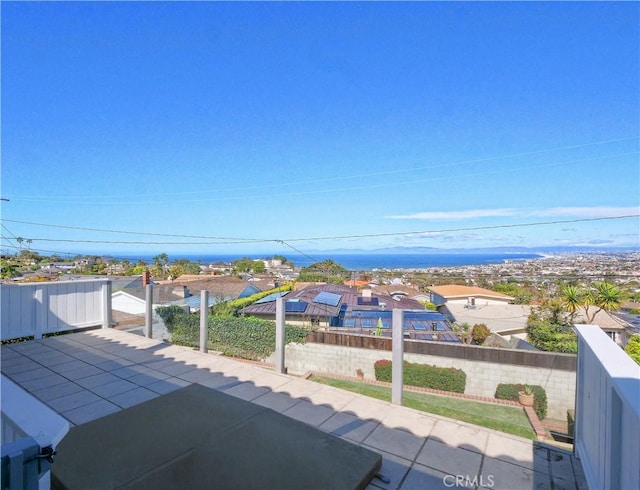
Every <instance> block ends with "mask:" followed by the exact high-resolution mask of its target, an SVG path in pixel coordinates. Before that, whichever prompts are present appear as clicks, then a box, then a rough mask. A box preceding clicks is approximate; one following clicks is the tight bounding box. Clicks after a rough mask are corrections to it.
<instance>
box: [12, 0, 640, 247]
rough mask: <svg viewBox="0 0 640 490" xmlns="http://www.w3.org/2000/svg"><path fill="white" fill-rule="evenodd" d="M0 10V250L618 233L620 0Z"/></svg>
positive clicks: (514, 241)
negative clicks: (19, 240) (24, 245)
mask: <svg viewBox="0 0 640 490" xmlns="http://www.w3.org/2000/svg"><path fill="white" fill-rule="evenodd" d="M1 9H2V11H1V14H2V18H1V24H2V183H1V184H2V196H3V197H4V198H9V199H10V202H3V203H2V225H3V228H2V237H3V240H2V248H3V250H7V251H12V250H13V251H15V247H16V246H17V244H16V241H15V237H23V238H24V239H25V240H26V239H30V240H32V243H31V247H32V248H33V249H36V250H43V251H44V250H50V251H61V252H86V251H91V252H95V253H112V254H113V253H143V252H148V253H158V252H167V253H169V254H176V253H181V254H190V253H209V254H215V253H256V254H257V253H262V252H280V253H285V255H286V252H287V251H289V252H291V248H290V247H289V245H290V246H293V247H295V248H296V249H298V250H300V251H302V252H307V251H316V250H327V249H346V248H352V249H376V248H380V247H392V246H424V247H439V248H471V247H492V246H553V245H599V246H629V245H635V246H637V245H638V235H639V232H640V228H639V219H638V218H637V217H636V218H624V219H602V220H600V219H598V220H594V218H618V217H620V216H629V215H638V214H639V192H640V191H639V189H640V165H639V148H640V140H639V139H638V136H639V135H640V72H639V63H640V61H639V60H640V32H639V31H640V29H639V26H640V5H639V4H638V3H637V2H625V3H614V2H602V3H592V2H586V3H575V2H552V3H538V2H533V3H522V2H504V3H503V2H499V3H476V2H451V3H427V2H414V3H397V2H392V3H372V2H371V3H340V2H335V3H333V2H331V3H236V2H230V3H217V2H216V3H208V2H199V3H183V2H168V3H156V2H150V3H142V2H130V3H126V2H125V3H110V2H104V3H99V2H90V3H81V2H61V3H54V2H41V3H35V2H20V3H12V2H2V4H1ZM557 221H560V222H562V223H556V224H545V225H540V224H536V223H549V222H557ZM44 225H47V226H44ZM521 225H531V226H521ZM99 230H113V231H118V232H133V233H127V234H125V233H111V232H105V231H99ZM407 232H410V233H407ZM192 236H197V237H205V238H191V237H192ZM347 237H349V238H347ZM279 240H281V241H284V242H285V243H279V242H277V241H279ZM122 242H145V243H122ZM151 242H155V243H151ZM186 242H188V243H189V244H185V243H186ZM240 242H242V243H240Z"/></svg>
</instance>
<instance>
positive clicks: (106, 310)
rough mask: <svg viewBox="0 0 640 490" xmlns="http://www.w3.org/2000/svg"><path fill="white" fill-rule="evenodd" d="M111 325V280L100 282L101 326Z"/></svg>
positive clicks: (107, 326)
mask: <svg viewBox="0 0 640 490" xmlns="http://www.w3.org/2000/svg"><path fill="white" fill-rule="evenodd" d="M109 327H111V281H105V282H104V283H103V284H102V328H109Z"/></svg>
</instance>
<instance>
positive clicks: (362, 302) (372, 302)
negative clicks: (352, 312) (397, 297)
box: [358, 296, 379, 306]
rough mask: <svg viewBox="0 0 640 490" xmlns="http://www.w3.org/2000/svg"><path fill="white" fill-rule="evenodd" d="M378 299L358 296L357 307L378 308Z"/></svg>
mask: <svg viewBox="0 0 640 490" xmlns="http://www.w3.org/2000/svg"><path fill="white" fill-rule="evenodd" d="M378 305H379V302H378V298H376V297H375V296H373V297H371V298H363V297H362V296H358V306H378Z"/></svg>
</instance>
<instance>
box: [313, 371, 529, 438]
mask: <svg viewBox="0 0 640 490" xmlns="http://www.w3.org/2000/svg"><path fill="white" fill-rule="evenodd" d="M309 379H311V380H312V381H316V382H318V383H322V384H326V385H330V386H334V387H336V388H340V389H343V390H347V391H351V392H354V393H359V394H361V395H365V396H369V397H371V398H377V399H379V400H384V401H391V388H389V387H387V386H379V385H370V384H368V383H360V382H357V381H349V380H343V379H335V378H329V377H325V376H316V375H314V376H311V378H309ZM402 403H403V405H404V406H406V407H409V408H413V409H416V410H420V411H422V412H427V413H433V414H436V415H441V416H443V417H449V418H451V419H455V420H460V421H463V422H468V423H470V424H474V425H479V426H480V427H486V428H487V429H493V430H498V431H500V432H505V433H507V434H513V435H516V436H520V437H525V438H527V439H532V440H535V433H534V432H533V430H532V428H531V425H530V424H529V419H528V418H527V416H526V415H525V413H524V412H523V411H522V409H520V408H516V407H506V406H502V405H492V404H489V403H482V402H476V401H472V400H464V399H460V398H454V397H447V396H440V395H430V394H428V393H416V392H414V391H406V390H405V391H404V392H403V395H402Z"/></svg>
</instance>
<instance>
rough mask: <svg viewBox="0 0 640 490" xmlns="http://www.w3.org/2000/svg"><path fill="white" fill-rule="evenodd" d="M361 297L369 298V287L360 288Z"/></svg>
mask: <svg viewBox="0 0 640 490" xmlns="http://www.w3.org/2000/svg"><path fill="white" fill-rule="evenodd" d="M362 297H363V298H368V299H369V300H371V289H363V290H362Z"/></svg>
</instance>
